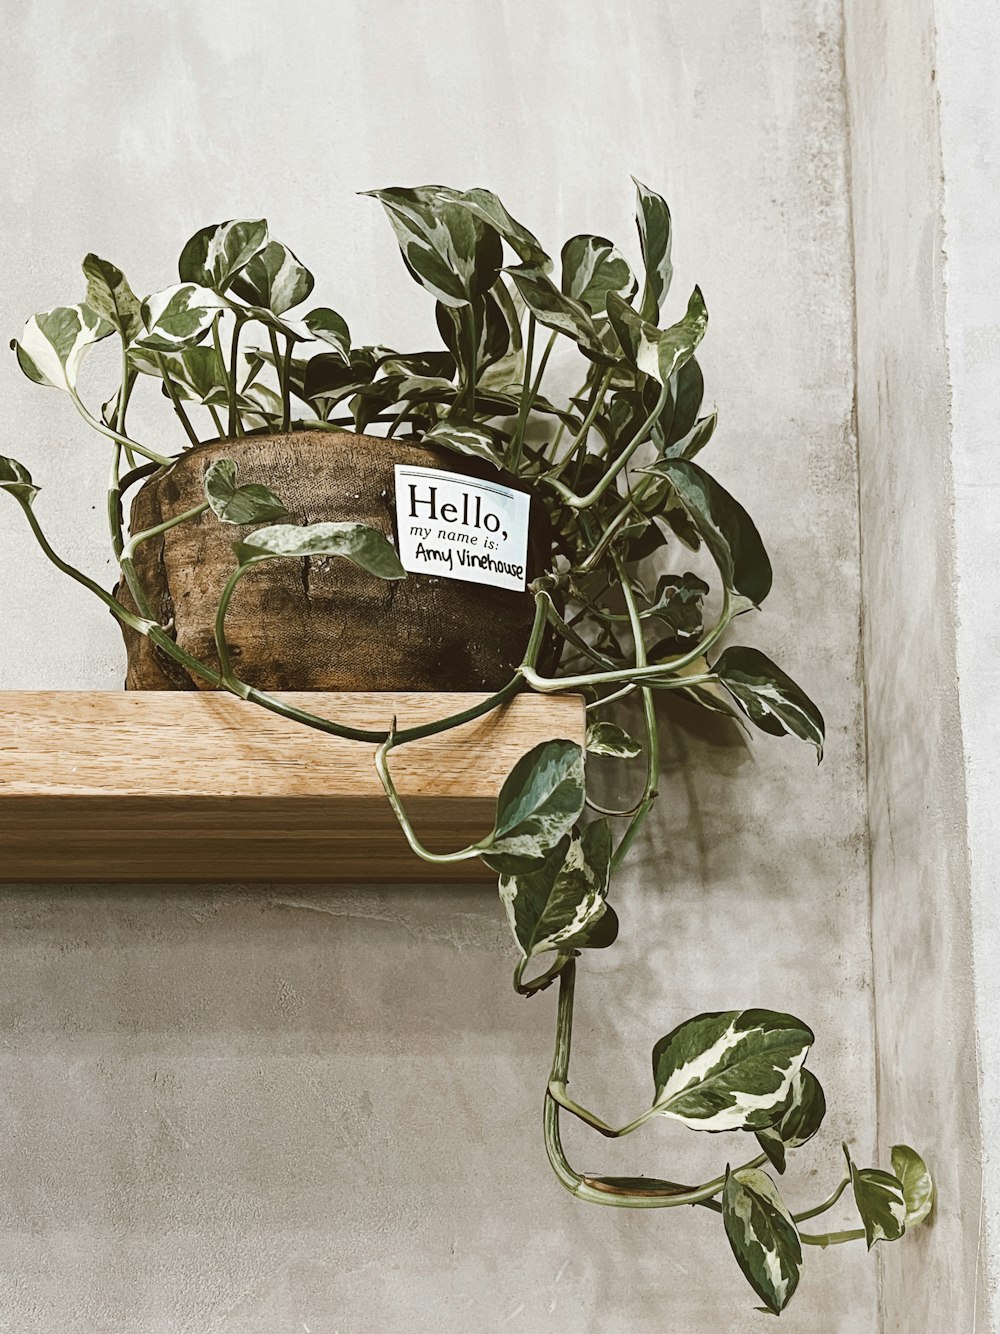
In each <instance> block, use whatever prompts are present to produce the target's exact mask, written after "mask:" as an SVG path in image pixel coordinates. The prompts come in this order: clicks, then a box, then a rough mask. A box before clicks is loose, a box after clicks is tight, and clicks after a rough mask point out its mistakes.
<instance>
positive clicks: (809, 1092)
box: [757, 1069, 826, 1172]
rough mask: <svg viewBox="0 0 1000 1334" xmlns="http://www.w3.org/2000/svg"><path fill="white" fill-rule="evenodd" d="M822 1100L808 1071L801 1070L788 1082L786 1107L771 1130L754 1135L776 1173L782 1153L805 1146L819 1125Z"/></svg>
mask: <svg viewBox="0 0 1000 1334" xmlns="http://www.w3.org/2000/svg"><path fill="white" fill-rule="evenodd" d="M825 1115H826V1098H825V1097H824V1095H823V1089H822V1086H821V1084H820V1082H819V1080H818V1079H817V1078H816V1076H815V1075H814V1074H813V1073H812V1071H811V1070H806V1069H802V1070H800V1071H799V1072H798V1074H797V1075H796V1076H795V1078H794V1079H793V1080H792V1090H791V1095H790V1098H789V1101H788V1105H787V1107H786V1108H785V1110H784V1111H783V1112H782V1114H781V1116H780V1118H779V1119H778V1120H777V1121H775V1123H774V1125H772V1126H765V1127H764V1128H763V1129H761V1130H758V1131H757V1142H758V1143H759V1144H760V1147H761V1148H762V1149H763V1150H764V1152H765V1153H766V1154H767V1156H768V1158H770V1160H771V1162H772V1163H773V1165H774V1166H775V1167H776V1168H777V1169H778V1171H779V1172H784V1170H785V1150H786V1149H799V1148H801V1147H802V1145H803V1144H806V1143H808V1141H809V1140H811V1139H812V1137H813V1135H815V1134H816V1132H817V1130H819V1128H820V1126H821V1125H822V1124H823V1117H824V1116H825Z"/></svg>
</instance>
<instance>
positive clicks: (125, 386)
mask: <svg viewBox="0 0 1000 1334" xmlns="http://www.w3.org/2000/svg"><path fill="white" fill-rule="evenodd" d="M121 341H122V382H121V384H120V386H119V388H118V402H117V404H116V405H115V430H116V431H117V432H118V434H119V435H124V434H125V413H126V412H127V410H128V400H129V395H130V394H131V392H132V380H133V377H131V376H130V375H129V365H128V340H127V339H126V337H125V335H124V334H122V335H121ZM125 459H126V461H127V463H128V466H129V467H130V468H134V467H135V455H134V454H133V453H132V446H131V445H127V446H126V447H125Z"/></svg>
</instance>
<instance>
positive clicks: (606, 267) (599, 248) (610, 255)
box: [562, 234, 638, 319]
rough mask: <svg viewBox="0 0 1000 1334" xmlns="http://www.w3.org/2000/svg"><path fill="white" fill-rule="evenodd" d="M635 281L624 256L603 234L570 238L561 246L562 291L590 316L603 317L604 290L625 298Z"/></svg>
mask: <svg viewBox="0 0 1000 1334" xmlns="http://www.w3.org/2000/svg"><path fill="white" fill-rule="evenodd" d="M637 287H638V284H637V283H636V280H635V276H634V274H633V273H632V270H631V269H630V268H629V266H628V261H627V260H626V258H625V256H624V255H623V254H622V253H621V252H620V251H619V250H617V249H616V248H615V246H614V244H613V242H611V241H609V240H608V239H607V238H606V237H604V236H590V235H587V234H582V235H580V236H573V237H571V238H570V239H569V240H568V241H567V242H566V244H565V245H564V246H563V248H562V290H563V292H565V294H566V295H567V296H570V297H572V298H573V300H574V301H579V302H581V303H582V304H583V305H584V306H586V307H587V309H588V310H589V311H590V313H591V314H592V315H594V316H595V317H598V318H600V319H605V318H607V313H608V293H609V292H614V293H615V294H616V295H617V296H619V297H621V298H623V299H624V300H625V301H631V299H632V297H633V296H635V293H636V290H637Z"/></svg>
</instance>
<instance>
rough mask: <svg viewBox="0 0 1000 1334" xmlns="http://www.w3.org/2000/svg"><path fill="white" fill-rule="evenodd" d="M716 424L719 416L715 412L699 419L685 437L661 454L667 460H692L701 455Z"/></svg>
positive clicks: (713, 432)
mask: <svg viewBox="0 0 1000 1334" xmlns="http://www.w3.org/2000/svg"><path fill="white" fill-rule="evenodd" d="M718 422H719V414H718V413H717V412H713V413H711V414H710V415H709V416H708V417H701V418H699V420H698V421H696V422H695V424H694V426H693V427H692V429H691V430H690V431H689V432H688V434H687V435H686V436H684V437H683V438H682V439H680V440H677V441H676V442H675V443H674V444H672V445H668V446H667V448H666V449H664V451H663V453H664V454H665V456H666V457H667V458H668V459H693V458H694V456H695V455H696V454H700V453H701V451H702V450H703V449H704V448H705V446H706V445H707V444H708V442H709V441H710V440H711V438H712V436H713V435H714V434H715V428H716V426H717V425H718Z"/></svg>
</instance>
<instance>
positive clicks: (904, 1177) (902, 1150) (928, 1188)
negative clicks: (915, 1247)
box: [892, 1144, 934, 1228]
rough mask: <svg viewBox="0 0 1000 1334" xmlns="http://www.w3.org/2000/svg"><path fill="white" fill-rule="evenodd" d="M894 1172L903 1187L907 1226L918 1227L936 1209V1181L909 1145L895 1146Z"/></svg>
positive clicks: (893, 1156) (893, 1150) (893, 1155)
mask: <svg viewBox="0 0 1000 1334" xmlns="http://www.w3.org/2000/svg"><path fill="white" fill-rule="evenodd" d="M892 1171H893V1174H894V1176H896V1178H897V1179H898V1180H899V1183H900V1185H901V1186H902V1187H903V1199H904V1201H905V1202H906V1226H907V1227H908V1228H910V1227H916V1226H917V1224H918V1223H922V1222H923V1221H924V1219H925V1218H926V1217H927V1215H928V1214H929V1213H930V1211H931V1210H932V1209H933V1207H934V1181H933V1179H932V1177H931V1174H930V1172H929V1171H928V1170H927V1164H926V1163H925V1162H924V1160H923V1158H921V1156H920V1154H919V1153H917V1151H916V1150H915V1149H911V1148H910V1147H909V1145H908V1144H894V1145H893V1146H892Z"/></svg>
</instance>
